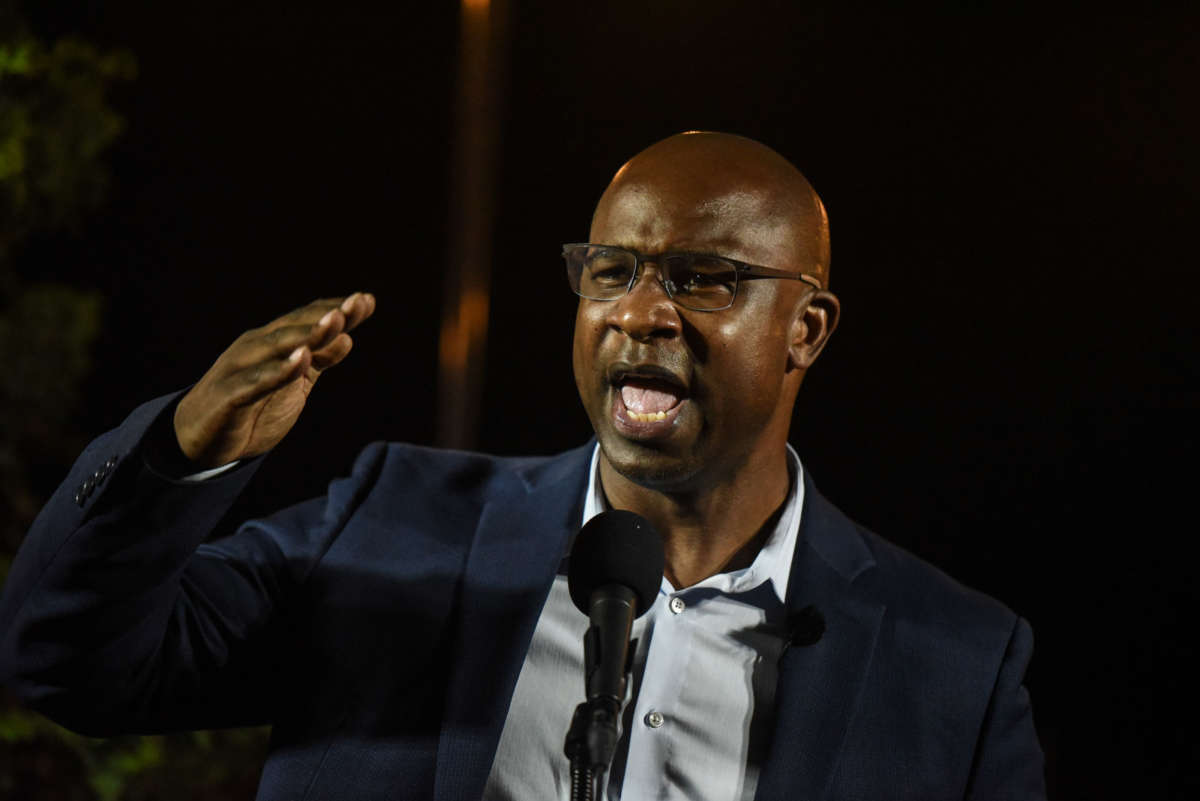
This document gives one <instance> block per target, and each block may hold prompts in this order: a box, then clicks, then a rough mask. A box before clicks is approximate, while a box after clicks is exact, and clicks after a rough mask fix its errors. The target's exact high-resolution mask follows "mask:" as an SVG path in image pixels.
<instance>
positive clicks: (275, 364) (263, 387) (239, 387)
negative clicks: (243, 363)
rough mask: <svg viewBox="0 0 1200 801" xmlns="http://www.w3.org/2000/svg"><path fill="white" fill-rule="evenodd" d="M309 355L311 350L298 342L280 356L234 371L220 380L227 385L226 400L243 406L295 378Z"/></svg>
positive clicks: (303, 370) (305, 367)
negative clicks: (296, 345) (294, 346)
mask: <svg viewBox="0 0 1200 801" xmlns="http://www.w3.org/2000/svg"><path fill="white" fill-rule="evenodd" d="M312 358H313V354H312V351H311V350H309V349H308V348H307V347H306V346H304V345H300V346H299V347H296V348H293V349H292V351H291V352H290V353H288V354H287V355H285V356H283V357H282V358H272V359H264V360H262V361H260V362H258V363H257V364H254V365H251V366H249V367H246V368H243V369H241V370H238V371H237V372H235V373H233V374H232V375H230V376H228V377H227V378H226V379H225V380H224V382H222V383H224V384H225V385H226V386H227V387H228V391H229V395H228V397H229V399H230V402H232V403H233V405H234V406H245V405H247V404H250V403H254V401H256V400H258V399H259V398H261V397H263V396H264V395H268V394H270V393H272V392H274V391H275V390H277V389H279V388H280V387H282V386H284V385H285V384H288V383H290V382H292V381H294V380H296V379H297V378H299V377H300V376H301V375H303V374H304V372H305V371H306V370H307V369H308V367H309V365H311V364H312Z"/></svg>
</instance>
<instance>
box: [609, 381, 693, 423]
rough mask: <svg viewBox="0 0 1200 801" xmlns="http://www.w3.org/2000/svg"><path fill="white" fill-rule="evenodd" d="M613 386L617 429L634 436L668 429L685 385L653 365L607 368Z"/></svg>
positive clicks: (674, 416)
mask: <svg viewBox="0 0 1200 801" xmlns="http://www.w3.org/2000/svg"><path fill="white" fill-rule="evenodd" d="M608 378H609V381H610V382H611V384H612V387H613V389H615V390H616V393H615V395H616V397H614V398H613V419H614V421H615V422H616V424H617V427H618V428H619V429H622V430H623V431H624V432H625V433H626V434H629V435H631V436H636V437H653V436H658V435H663V434H666V433H668V432H669V431H670V429H671V427H672V425H673V423H674V422H675V418H676V417H677V416H678V414H679V410H680V407H681V406H682V404H683V402H684V400H686V399H687V394H688V391H687V387H686V386H685V385H684V383H683V382H682V381H680V380H679V379H678V378H677V377H676V376H675V375H674V374H672V373H671V372H669V371H668V370H666V369H664V368H661V367H657V366H655V365H646V366H640V367H627V366H624V365H622V366H619V367H616V368H614V369H613V370H611V371H610V372H609V376H608Z"/></svg>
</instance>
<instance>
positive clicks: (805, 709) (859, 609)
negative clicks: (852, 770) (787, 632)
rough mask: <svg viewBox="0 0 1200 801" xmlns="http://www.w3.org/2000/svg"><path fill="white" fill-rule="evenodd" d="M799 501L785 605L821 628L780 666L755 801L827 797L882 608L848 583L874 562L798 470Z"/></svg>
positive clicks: (853, 531) (809, 800)
mask: <svg viewBox="0 0 1200 801" xmlns="http://www.w3.org/2000/svg"><path fill="white" fill-rule="evenodd" d="M804 480H805V501H804V512H803V517H802V518H801V524H800V535H799V537H798V541H797V543H796V554H795V558H794V560H793V563H792V572H791V576H790V578H789V579H788V600H787V606H788V609H789V611H790V612H792V613H795V612H797V611H799V610H801V609H804V608H805V607H808V606H813V607H815V608H816V609H817V610H819V611H820V613H821V615H822V616H823V617H824V619H825V631H824V634H823V635H822V636H821V638H820V640H818V641H817V642H816V643H814V644H812V645H799V644H797V645H792V646H791V647H789V648H788V649H787V650H786V651H785V652H784V655H783V657H782V659H781V661H780V665H779V683H778V685H777V689H776V697H775V707H776V718H775V732H774V737H773V739H772V744H771V753H770V757H769V758H768V760H767V764H766V765H765V767H764V768H763V772H762V774H761V775H760V777H759V782H758V790H757V792H756V795H755V798H756V799H757V800H758V801H773V800H774V799H780V801H782V799H793V798H802V799H805V800H806V801H819V799H823V798H825V797H826V793H827V792H828V788H829V782H830V779H831V778H832V776H833V772H834V769H835V768H836V767H837V764H838V760H839V758H840V756H841V753H842V747H843V744H844V742H845V739H846V734H847V732H848V730H849V727H850V723H851V721H852V720H853V718H854V715H855V711H856V709H857V706H858V699H859V696H860V694H861V690H862V686H863V682H864V680H865V678H866V675H867V671H868V669H869V667H870V664H871V656H872V653H873V651H874V648H875V638H876V635H877V633H878V631H879V625H880V621H881V620H882V618H883V613H884V609H885V606H884V605H883V604H881V603H879V602H877V601H875V600H873V599H870V598H867V597H866V596H865V594H863V593H862V592H861V591H860V590H859V589H858V588H857V587H856V586H855V584H854V581H855V579H856V578H858V576H859V575H860V574H862V573H863V572H865V571H869V570H870V569H871V568H872V567H873V566H874V559H873V557H872V556H871V553H870V551H869V550H867V547H866V545H865V543H864V542H863V540H862V537H861V536H860V535H859V533H858V532H857V530H856V529H855V527H854V524H853V523H851V522H850V521H849V520H847V519H846V518H845V517H844V516H842V514H841V513H840V512H838V511H837V509H835V508H834V507H833V505H832V504H830V503H829V502H828V501H827V500H825V498H824V497H822V496H821V495H820V494H819V493H818V492H817V491H816V488H815V487H814V486H813V484H812V482H811V480H810V479H809V477H808V474H807V472H806V473H805V479H804Z"/></svg>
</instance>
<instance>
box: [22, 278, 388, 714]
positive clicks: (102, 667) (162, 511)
mask: <svg viewBox="0 0 1200 801" xmlns="http://www.w3.org/2000/svg"><path fill="white" fill-rule="evenodd" d="M363 297H364V296H361V295H360V296H353V297H352V298H351V299H347V300H346V301H345V302H344V305H342V304H343V301H342V299H331V300H330V301H319V302H318V303H317V304H312V305H310V306H309V307H305V308H304V309H301V310H297V311H296V312H293V313H291V314H290V315H287V316H285V317H284V318H280V320H277V321H275V323H272V324H269V325H268V326H264V327H263V328H261V329H255V331H253V332H247V334H245V335H243V336H242V337H240V338H239V339H238V341H237V342H235V343H234V345H233V346H231V348H230V349H228V350H227V351H226V352H225V353H224V354H222V357H221V358H220V359H218V361H217V363H216V364H214V365H213V368H212V369H210V370H209V372H208V373H207V374H206V375H205V378H204V379H202V380H201V382H199V383H198V384H197V385H196V386H194V387H193V388H192V389H191V390H190V391H189V392H188V394H187V395H186V396H184V398H183V400H181V401H179V404H178V406H176V405H175V403H174V400H175V398H162V399H159V400H158V401H153V402H151V403H148V404H145V405H144V406H142V407H140V408H139V409H138V410H136V411H135V412H134V413H133V414H132V415H131V416H130V418H129V419H128V420H127V421H126V422H125V423H124V424H123V425H122V426H121V427H120V428H118V429H116V430H114V431H112V432H109V433H108V434H105V435H103V436H102V437H100V438H99V439H97V440H96V441H95V442H93V443H92V444H91V445H89V446H88V448H87V449H86V450H85V451H84V453H83V455H82V456H81V457H80V459H79V460H78V461H77V462H76V464H75V466H74V467H73V468H72V469H71V471H70V473H69V474H68V477H67V480H66V481H65V482H64V484H63V485H62V486H61V487H60V488H59V489H58V490H57V491H56V492H55V493H54V495H53V496H52V497H51V499H50V501H49V502H48V503H47V504H46V506H45V508H44V509H43V510H42V512H41V514H40V515H39V516H38V518H37V520H36V521H35V523H34V525H33V527H32V529H31V530H30V533H29V535H28V536H27V538H26V540H25V542H24V543H23V544H22V547H21V549H20V551H19V553H18V555H17V558H16V560H15V561H14V563H13V566H12V569H11V572H10V574H9V577H8V580H7V581H6V583H5V586H4V592H3V598H2V599H0V681H3V682H5V683H8V684H11V685H12V686H13V688H14V689H15V690H16V691H17V692H18V694H19V695H21V696H22V697H24V698H25V699H26V700H27V702H28V703H30V704H31V705H32V706H34V707H35V708H38V709H40V710H42V711H44V712H46V713H47V714H48V715H50V716H52V717H54V718H55V719H57V720H59V721H60V722H62V723H64V724H66V725H69V726H71V727H73V728H76V729H78V730H80V731H84V732H86V733H89V734H110V733H115V732H118V731H145V730H161V729H175V728H190V727H196V726H216V725H230V724H235V723H250V722H261V721H262V720H263V719H264V716H265V715H266V714H267V712H268V710H269V707H270V695H271V694H270V693H269V692H262V691H261V690H264V689H267V688H266V687H265V686H264V685H263V684H261V683H260V682H259V679H260V678H261V673H262V671H261V669H260V668H261V666H262V665H263V663H264V659H266V660H268V661H269V660H270V659H272V658H276V655H277V654H278V653H279V651H278V649H277V648H276V647H274V646H275V645H277V644H278V643H277V642H275V641H274V636H273V633H272V620H273V618H274V613H275V611H276V610H277V609H278V606H279V604H280V602H281V599H283V598H284V597H286V595H287V594H288V593H289V592H290V591H291V590H292V589H293V588H294V586H295V584H296V583H297V581H298V580H302V577H303V576H304V575H306V574H307V570H308V569H310V568H311V564H312V562H313V560H314V559H317V558H319V555H320V554H321V553H323V551H324V547H325V543H326V542H327V540H328V538H329V537H332V536H335V535H336V533H337V531H338V530H340V526H341V524H342V523H343V522H344V520H345V514H348V511H347V509H348V502H347V501H346V498H347V497H351V498H359V497H361V492H359V489H361V488H351V487H349V486H347V484H351V485H353V484H354V483H355V481H356V479H355V478H354V477H352V478H351V479H349V480H348V481H344V482H335V484H334V485H333V486H332V487H331V492H330V496H329V498H328V499H327V500H320V501H313V502H309V503H307V504H301V505H300V506H298V507H294V508H293V509H290V510H286V511H285V512H283V513H280V514H279V515H276V516H274V517H273V518H271V519H270V520H268V521H266V522H262V523H253V524H249V525H247V526H244V527H243V528H242V529H241V530H240V531H239V532H238V534H237V535H235V537H233V538H232V539H231V540H230V542H232V543H235V544H234V545H232V546H231V545H228V544H225V545H220V546H218V545H211V546H202V545H201V543H203V542H204V540H205V539H206V538H207V537H208V536H209V535H210V534H211V532H212V531H213V529H214V528H215V526H216V525H217V524H218V522H219V521H220V520H221V518H222V517H223V515H224V514H225V513H226V512H227V511H228V509H229V508H230V506H231V505H232V503H233V501H234V500H235V499H236V497H237V496H238V494H239V493H240V492H241V490H242V489H243V487H244V486H245V484H246V482H247V481H248V480H249V478H250V476H251V475H252V474H253V472H254V469H253V463H251V464H250V465H243V466H241V467H239V468H238V469H236V470H232V471H229V472H227V473H225V474H223V475H221V476H217V477H214V478H212V479H210V480H207V481H203V482H188V481H185V480H181V478H176V476H180V477H181V476H182V475H184V474H185V473H186V472H194V470H195V468H196V467H197V466H199V467H204V466H207V463H206V459H199V458H196V457H197V456H200V457H209V458H218V459H219V460H220V461H223V462H225V461H230V460H231V458H232V459H247V458H250V457H253V456H254V455H256V454H258V453H262V452H265V451H266V450H269V448H270V447H272V446H273V445H274V444H275V443H277V442H278V441H279V439H281V438H282V436H283V435H284V434H286V432H287V430H288V429H290V427H291V425H292V423H294V420H295V416H296V415H298V414H299V411H300V408H301V407H302V406H303V400H304V398H305V397H307V393H308V390H309V389H310V388H311V384H312V382H313V381H314V380H315V377H316V375H317V374H319V370H317V368H315V367H314V366H313V365H314V363H315V364H317V365H318V366H319V367H320V368H321V369H324V368H325V367H328V366H332V364H336V363H337V362H338V361H340V360H341V359H342V358H344V356H345V354H346V352H348V349H349V342H348V337H346V336H345V333H344V331H345V329H346V328H347V327H349V326H350V325H351V324H357V322H361V320H362V319H365V317H366V316H367V315H369V313H370V311H371V310H372V309H373V305H374V301H373V300H370V301H369V307H366V306H362V307H356V306H355V304H356V303H358V304H363V303H364V302H365V301H362V300H361V298H363ZM365 297H367V298H369V296H365ZM354 298H359V300H357V301H356V300H354ZM346 308H350V311H345V309H346ZM331 311H332V312H333V313H332V314H331V313H330V312H331ZM310 318H312V319H310ZM317 318H319V319H320V322H318V321H317ZM305 326H307V330H306V329H305ZM297 338H300V339H301V340H302V343H303V344H301V345H296V344H295V340H296V339H297ZM296 350H300V351H301V357H300V358H299V359H295V358H290V359H289V358H288V357H289V354H291V353H294V352H295V351H296ZM256 358H257V359H259V362H257V363H256V362H255V361H254V359H256ZM289 365H290V366H289ZM314 371H315V372H314ZM289 374H290V376H291V377H290V378H289V377H288V376H289ZM254 381H258V384H254ZM305 381H307V384H305V383H304V382H305ZM255 390H257V391H255ZM297 392H298V393H299V394H298V395H297ZM289 397H291V398H295V397H299V403H298V404H296V403H286V402H284V401H287V400H288V398H289ZM189 398H190V399H191V401H190V405H189V407H188V408H189V409H190V411H185V410H184V406H185V404H189V400H188V399H189ZM201 401H203V402H201ZM285 407H286V411H287V413H288V414H291V418H290V419H288V418H287V417H286V415H282V416H281V415H280V412H281V411H283V410H285ZM264 413H271V414H272V419H270V420H264V419H263V418H264ZM164 431H165V432H167V433H166V434H165V435H164V434H163V432H164ZM181 431H184V432H191V433H190V435H188V436H190V439H188V440H187V442H189V443H190V444H191V446H192V447H193V448H198V450H193V451H192V453H188V452H187V449H186V448H185V447H182V446H183V444H184V442H185V438H184V436H183V435H181V434H180V432H181ZM272 437H273V439H272ZM164 442H165V443H166V444H165V445H164ZM231 443H232V445H233V446H234V447H233V449H232V450H231V448H230V446H231ZM239 443H240V446H241V447H240V449H238V447H236V446H238V445H239ZM172 451H174V453H175V454H176V455H177V456H176V462H177V464H175V465H172V466H169V467H168V468H167V469H165V470H164V469H163V465H164V463H165V462H170V461H171V459H170V457H169V454H170V453H171V452H172ZM381 452H382V449H381V448H375V449H373V450H372V449H368V451H367V452H365V453H364V455H363V457H362V458H361V459H360V465H359V467H357V468H356V470H355V473H354V476H355V477H357V480H358V481H359V483H362V482H366V481H368V480H369V479H368V476H372V475H374V471H372V470H370V469H365V470H364V469H361V466H362V464H363V463H364V462H367V463H370V462H372V460H377V459H378V458H380V456H379V454H380V453H381ZM164 454H168V457H167V458H164ZM180 455H181V456H182V457H183V458H182V459H180V458H178V457H179V456H180ZM183 468H187V470H186V471H185V472H181V471H182V470H183ZM347 493H349V495H347Z"/></svg>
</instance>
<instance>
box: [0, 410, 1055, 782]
mask: <svg viewBox="0 0 1200 801" xmlns="http://www.w3.org/2000/svg"><path fill="white" fill-rule="evenodd" d="M171 400H172V399H170V398H164V399H160V400H158V401H154V402H151V403H149V404H146V405H145V406H143V407H141V408H139V409H138V410H137V411H135V412H134V414H133V415H132V416H131V417H130V418H129V419H128V420H127V421H126V422H125V423H124V424H123V425H122V426H121V427H120V428H118V429H115V430H114V431H111V432H109V433H107V434H105V435H103V436H102V437H100V438H99V439H97V440H96V441H95V442H93V443H92V444H91V445H90V446H89V447H88V448H87V449H86V450H85V451H84V453H83V455H82V456H81V457H80V459H79V461H78V462H77V463H76V465H75V466H74V468H73V469H72V471H71V473H70V475H69V476H68V479H67V481H66V482H65V483H64V485H63V486H62V487H61V488H60V489H59V490H58V492H57V493H56V494H55V495H54V496H53V498H52V499H51V500H50V501H49V503H48V504H47V506H46V508H45V509H44V510H43V511H42V513H41V515H40V516H39V517H38V519H37V522H36V523H35V524H34V526H33V529H32V530H31V532H30V534H29V536H28V538H27V540H26V542H25V543H24V545H23V547H22V549H21V551H20V553H19V555H18V557H17V559H16V561H15V562H14V564H13V568H12V572H11V574H10V576H9V579H8V581H7V582H6V585H5V587H4V594H3V600H2V602H0V638H2V640H0V679H2V680H3V681H5V682H6V683H8V684H10V685H11V686H12V687H14V688H15V689H16V690H17V692H18V693H19V694H20V695H21V696H22V697H24V698H25V699H26V701H27V703H29V704H30V705H32V706H33V707H34V708H37V709H39V710H41V711H43V712H44V713H45V714H47V715H49V716H50V717H52V718H54V719H55V720H58V721H60V722H61V723H63V724H64V725H67V726H69V727H71V728H73V729H76V730H78V731H80V732H83V733H87V734H92V735H108V734H115V733H127V732H161V731H169V730H178V729H190V728H212V727H221V726H231V725H241V724H262V723H270V724H272V726H273V729H272V737H271V750H270V755H269V757H268V759H267V761H266V764H265V766H264V769H263V775H262V779H261V783H260V788H259V793H258V797H259V798H260V799H279V800H280V801H284V800H286V801H296V800H297V799H424V798H431V799H439V801H451V800H452V799H454V800H457V799H473V798H479V797H480V795H481V793H482V790H483V786H484V782H485V779H486V777H487V774H488V770H489V768H490V766H491V761H492V757H493V754H494V753H495V749H496V745H497V742H498V739H499V736H500V730H501V727H502V725H503V723H504V719H505V716H506V714H507V710H508V705H509V701H510V698H511V695H512V691H513V687H514V685H515V683H516V679H517V675H518V673H519V671H520V668H521V664H522V661H523V658H524V655H525V652H526V650H527V648H528V645H529V642H530V639H531V637H532V634H533V630H534V625H535V623H536V621H537V617H538V614H539V612H540V610H541V607H542V604H543V602H544V600H545V598H546V596H547V593H548V591H549V588H550V585H551V583H552V581H553V578H554V576H555V573H556V571H557V568H558V566H559V563H560V560H561V559H562V557H563V555H564V554H565V553H566V552H567V550H568V549H569V545H570V539H571V537H572V535H573V533H574V532H575V531H576V529H577V528H578V523H579V519H580V514H581V505H582V500H583V492H584V485H585V483H586V477H587V469H588V458H589V455H590V450H591V446H590V445H585V446H584V447H581V448H578V449H576V450H573V451H568V452H566V453H564V454H561V455H559V456H555V457H550V458H532V459H506V458H497V457H492V456H485V455H480V454H473V453H460V452H447V451H438V450H431V449H425V448H417V447H410V446H405V445H395V444H392V445H388V444H382V443H376V444H372V445H370V446H368V447H367V448H366V449H365V450H364V451H363V452H362V454H361V455H360V457H359V458H358V460H357V462H356V464H355V466H354V468H353V471H352V473H351V475H350V476H349V477H347V478H343V479H339V480H336V481H334V482H332V484H331V485H330V487H329V492H328V494H327V496H326V497H324V498H320V499H316V500H313V501H309V502H305V503H302V504H299V505H297V506H294V507H292V508H289V509H286V510H284V511H282V512H279V513H277V514H275V515H274V516H272V517H270V518H268V519H265V520H258V521H252V522H249V523H246V524H244V525H243V526H241V528H240V529H239V530H238V531H237V533H236V534H234V535H233V536H230V537H227V538H223V539H220V540H217V541H215V542H211V543H208V544H204V543H205V540H206V538H208V537H209V535H210V533H211V532H212V530H213V528H214V526H216V524H217V523H218V521H219V520H220V519H221V517H222V516H223V514H224V513H225V512H226V511H227V510H228V509H229V507H230V505H231V504H232V502H233V500H234V499H235V498H236V497H237V495H238V493H239V492H240V491H241V490H242V488H243V487H244V486H245V484H246V482H247V481H248V479H249V477H250V475H251V474H252V473H253V469H254V465H253V464H251V465H247V466H244V467H241V468H239V469H235V470H233V471H231V472H229V473H227V474H225V475H223V476H221V477H218V478H215V479H212V480H209V481H206V482H203V483H200V484H186V483H183V482H178V481H173V480H170V479H168V478H165V477H163V476H161V475H159V474H158V473H156V472H155V471H154V470H152V469H150V468H148V467H147V464H146V462H145V461H144V459H143V449H144V447H145V443H146V441H147V432H148V431H149V430H150V429H151V427H152V423H153V422H154V420H155V419H156V418H157V417H158V416H159V415H161V414H163V413H164V410H169V408H170V406H169V404H170V402H171ZM805 480H806V482H809V483H806V486H805V504H804V511H803V518H802V522H801V529H800V536H799V540H798V544H797V547H796V555H795V560H794V563H793V566H792V573H791V579H790V581H789V585H788V587H789V590H788V596H789V597H788V599H787V602H788V605H789V606H790V607H791V608H792V609H794V610H799V609H802V608H804V607H806V606H809V605H812V606H815V607H816V608H817V609H819V610H820V611H821V613H822V615H823V616H824V619H825V621H826V628H825V632H824V635H823V636H822V637H821V638H820V639H819V640H818V641H817V642H816V643H814V644H811V645H795V646H793V647H791V648H789V649H787V650H786V651H785V653H784V656H783V657H782V660H781V663H780V671H779V676H780V678H779V686H778V689H777V695H776V699H777V704H778V710H777V724H776V730H775V733H774V738H773V741H772V744H771V752H770V758H769V761H768V763H767V765H766V767H765V770H764V771H763V773H762V775H761V777H760V781H759V787H758V795H757V797H758V798H759V799H764V801H765V800H766V799H799V800H800V801H818V800H819V799H873V800H874V799H884V798H886V799H921V801H933V800H934V799H951V798H954V799H958V798H971V799H1022V800H1023V801H1024V799H1036V798H1042V797H1044V789H1043V780H1042V757H1041V751H1040V749H1039V747H1038V743H1037V739H1036V736H1035V733H1034V729H1033V723H1032V717H1031V712H1030V704H1029V698H1028V695H1027V693H1026V691H1025V689H1024V687H1023V686H1022V676H1023V673H1024V670H1025V667H1026V664H1027V662H1028V660H1029V657H1030V651H1031V634H1030V629H1029V626H1028V625H1027V624H1026V623H1025V622H1024V621H1022V620H1021V619H1019V618H1018V617H1017V616H1016V615H1014V614H1013V613H1012V612H1011V611H1009V610H1008V609H1006V608H1004V607H1003V606H1001V605H1000V604H998V603H996V602H995V601H993V600H991V599H989V598H987V597H985V596H983V595H980V594H978V593H975V592H972V591H970V590H967V589H965V588H963V587H962V586H960V585H958V584H956V583H955V582H953V581H952V580H950V579H949V578H947V577H946V576H945V575H943V574H942V573H940V572H938V571H937V570H935V569H934V568H932V567H930V566H928V565H926V564H925V563H923V562H921V561H919V560H918V559H916V558H915V557H913V556H911V555H909V554H907V553H905V552H904V551H902V550H900V549H898V548H896V547H895V546H892V545H890V544H888V543H886V542H885V541H883V540H881V539H879V538H878V537H876V536H875V535H873V534H871V533H870V532H868V531H865V530H863V529H862V528H860V527H858V526H857V525H855V524H854V523H853V522H851V521H850V520H848V519H847V518H846V517H844V516H843V515H842V514H841V513H840V512H838V510H837V509H835V508H834V507H833V506H832V505H831V504H830V503H829V502H828V501H827V500H825V499H824V498H823V497H822V496H821V495H820V494H819V493H818V492H817V490H816V488H815V487H814V486H813V485H812V484H811V482H810V481H809V479H808V478H807V476H806V479H805ZM564 734H565V733H564Z"/></svg>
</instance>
